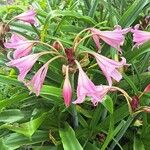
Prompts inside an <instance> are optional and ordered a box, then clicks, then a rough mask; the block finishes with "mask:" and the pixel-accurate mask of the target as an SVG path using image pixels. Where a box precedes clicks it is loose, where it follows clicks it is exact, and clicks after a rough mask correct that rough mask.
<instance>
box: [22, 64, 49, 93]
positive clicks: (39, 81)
mask: <svg viewBox="0 0 150 150" xmlns="http://www.w3.org/2000/svg"><path fill="white" fill-rule="evenodd" d="M48 65H49V63H46V64H44V65H43V66H42V67H41V68H40V69H39V70H38V71H37V73H36V74H35V75H34V76H33V78H32V79H31V80H30V81H29V82H27V83H25V85H26V86H27V87H28V88H29V90H30V91H31V92H30V93H32V92H33V93H35V94H36V96H39V95H40V91H41V88H42V86H43V83H44V80H45V77H46V74H47V71H48Z"/></svg>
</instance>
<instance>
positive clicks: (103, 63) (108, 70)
mask: <svg viewBox="0 0 150 150" xmlns="http://www.w3.org/2000/svg"><path fill="white" fill-rule="evenodd" d="M91 54H92V55H93V56H94V57H95V58H96V61H97V63H98V65H99V67H100V68H101V70H102V72H103V74H104V75H105V77H106V79H107V81H108V83H109V86H111V85H112V78H113V79H115V80H116V81H117V82H119V81H120V80H121V79H122V75H121V73H120V72H119V71H118V70H117V69H118V68H120V67H123V66H124V65H127V64H126V59H125V58H123V57H122V61H120V62H118V61H114V60H112V59H109V58H107V57H104V56H102V55H99V54H97V53H95V52H92V53H91Z"/></svg>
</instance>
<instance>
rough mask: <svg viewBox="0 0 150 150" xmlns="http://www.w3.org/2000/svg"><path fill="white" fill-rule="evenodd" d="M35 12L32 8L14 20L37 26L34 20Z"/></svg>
mask: <svg viewBox="0 0 150 150" xmlns="http://www.w3.org/2000/svg"><path fill="white" fill-rule="evenodd" d="M35 15H36V11H35V10H34V9H33V8H32V9H30V10H28V11H26V12H24V13H21V14H20V15H18V16H15V17H14V18H15V19H18V20H21V21H24V22H28V23H30V24H35V25H36V24H37V20H36V19H35Z"/></svg>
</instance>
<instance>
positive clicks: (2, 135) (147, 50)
mask: <svg viewBox="0 0 150 150" xmlns="http://www.w3.org/2000/svg"><path fill="white" fill-rule="evenodd" d="M0 3H1V5H2V6H0V19H1V20H2V21H3V22H7V21H9V20H10V19H11V18H12V17H13V16H15V15H17V14H19V13H22V12H23V11H25V10H27V9H28V7H29V6H30V5H32V6H33V7H34V8H35V9H36V11H37V18H38V21H39V26H38V27H37V28H35V27H33V26H31V25H29V24H24V23H20V22H13V23H11V24H10V28H11V32H16V33H19V34H21V35H23V36H24V37H26V38H28V39H31V40H34V39H37V38H38V37H39V35H40V37H41V40H42V41H44V42H46V43H50V44H52V43H53V42H54V41H55V40H56V39H59V40H60V41H61V42H62V43H63V45H64V47H66V48H70V47H71V46H72V44H73V39H74V38H75V36H76V34H77V33H79V32H80V31H81V30H83V29H85V28H87V27H96V28H98V29H101V30H112V29H113V27H114V25H116V24H119V25H121V26H122V27H123V28H126V27H129V26H131V27H134V25H136V24H140V27H141V29H142V30H147V31H148V30H149V28H148V26H149V22H150V20H149V15H150V1H149V0H51V1H50V0H34V1H33V0H25V1H22V0H15V1H13V0H12V1H7V2H6V1H1V2H0ZM8 3H9V4H8ZM3 4H5V5H3ZM145 19H147V20H146V21H145ZM147 22H148V23H147ZM149 31H150V30H149ZM9 36H10V32H8V33H7V35H6V39H7V38H8V37H9ZM133 45H134V43H133V41H132V35H131V34H130V33H129V34H127V36H126V40H125V44H124V46H123V56H124V57H125V58H126V59H127V63H128V64H131V65H130V66H129V67H128V68H127V69H126V70H125V71H124V74H123V79H122V80H121V82H119V83H118V84H117V83H116V86H118V87H120V88H122V89H124V90H125V91H126V92H127V93H128V94H129V95H130V96H131V97H133V96H135V95H136V96H138V95H140V93H141V92H143V90H144V89H145V87H146V86H147V85H148V84H149V83H150V72H149V71H148V67H149V66H150V42H148V43H146V44H144V45H143V46H141V47H140V48H138V49H136V48H135V49H134V50H133V49H132V47H133ZM79 48H80V49H91V50H95V49H96V47H95V45H94V43H93V40H92V39H89V40H86V41H85V42H84V43H82V44H81V45H80V46H79ZM46 49H47V47H45V46H41V45H40V46H37V47H36V48H35V49H34V51H44V50H46ZM115 53H116V51H115V50H114V49H113V48H111V47H109V46H108V45H106V44H103V48H102V54H103V55H105V56H108V57H110V56H111V57H115ZM48 59H49V56H46V57H42V58H41V59H40V60H39V62H38V63H37V64H36V65H35V66H34V68H33V69H32V72H31V73H30V75H29V76H28V78H30V76H31V75H32V74H33V73H35V72H36V71H37V69H38V67H39V65H41V64H43V63H44V62H46V61H47V60H48ZM7 61H8V59H7V56H6V53H5V51H4V50H3V48H1V55H0V66H1V67H0V150H14V149H18V150H19V149H20V150H21V149H22V150H25V149H33V150H49V149H50V150H56V149H58V150H61V149H64V150H80V149H81V150H82V149H85V150H105V149H109V150H113V149H115V150H119V149H120V150H122V149H123V150H130V149H131V150H132V149H133V150H149V147H150V142H149V139H150V115H149V114H148V113H146V112H140V113H138V114H134V115H133V114H132V115H131V114H129V110H128V107H127V104H126V101H125V100H124V98H123V97H122V95H120V93H115V94H109V95H108V96H107V97H106V99H107V100H106V103H105V104H99V105H98V106H96V107H93V106H92V104H90V103H89V102H85V103H83V104H82V105H77V106H76V108H75V111H76V112H77V114H75V113H74V109H72V107H73V106H71V107H69V108H68V109H67V108H66V107H65V105H64V102H63V98H62V94H61V91H62V84H63V80H64V77H63V75H62V73H61V72H62V71H61V66H62V64H63V62H62V61H61V60H59V61H55V62H53V63H52V64H51V65H50V67H49V71H48V74H47V77H46V80H45V82H44V84H45V85H44V86H43V88H42V91H41V94H40V96H39V97H36V96H35V94H30V95H29V91H28V89H27V88H26V87H25V86H24V85H23V84H22V83H20V82H19V81H18V80H17V74H18V71H17V69H13V68H9V67H7V66H6V65H5V63H6V62H7ZM87 63H89V62H87ZM86 72H87V74H88V75H89V76H90V77H91V79H92V80H93V81H94V82H95V83H96V84H102V83H103V84H105V82H106V80H105V79H104V77H103V75H102V74H101V72H100V71H99V69H98V67H97V66H95V67H93V68H92V69H88V68H87V70H86ZM75 86H76V85H75ZM139 103H140V104H139V105H140V106H142V105H149V104H150V93H146V94H144V95H143V96H142V97H141V98H140V100H139ZM75 115H77V116H75ZM75 118H78V127H76V126H75V125H74V119H75Z"/></svg>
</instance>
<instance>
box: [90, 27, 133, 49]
mask: <svg viewBox="0 0 150 150" xmlns="http://www.w3.org/2000/svg"><path fill="white" fill-rule="evenodd" d="M90 31H91V33H92V37H93V40H94V42H95V44H96V47H97V48H98V49H99V48H100V39H101V40H103V41H104V42H106V43H107V44H108V45H110V46H112V47H113V48H116V49H117V50H118V51H119V52H122V50H121V48H120V46H122V45H123V43H124V39H125V37H124V34H126V33H128V32H129V31H130V28H126V29H121V27H120V26H116V29H115V30H113V31H101V30H98V29H95V28H90Z"/></svg>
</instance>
